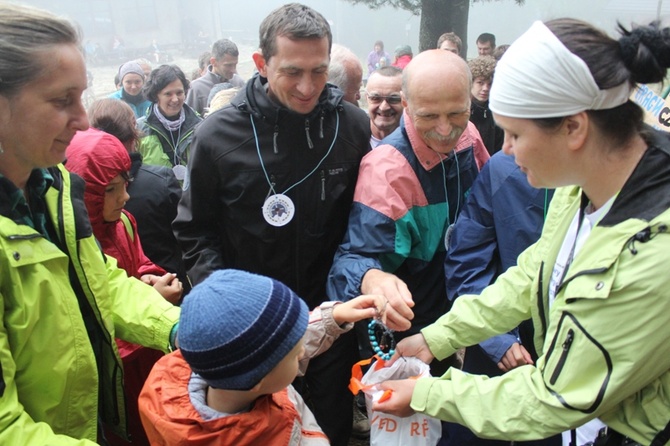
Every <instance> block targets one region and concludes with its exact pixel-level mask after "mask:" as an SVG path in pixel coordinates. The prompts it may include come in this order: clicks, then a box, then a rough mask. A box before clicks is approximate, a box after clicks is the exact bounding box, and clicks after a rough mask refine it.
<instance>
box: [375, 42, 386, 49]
mask: <svg viewBox="0 0 670 446" xmlns="http://www.w3.org/2000/svg"><path fill="white" fill-rule="evenodd" d="M374 46H379V47H380V48H381V49H382V51H383V50H384V42H382V41H381V40H377V41H376V42H375V44H374Z"/></svg>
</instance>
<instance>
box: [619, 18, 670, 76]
mask: <svg viewBox="0 0 670 446" xmlns="http://www.w3.org/2000/svg"><path fill="white" fill-rule="evenodd" d="M618 28H619V32H620V33H621V35H622V36H621V38H620V39H619V46H620V48H621V56H622V58H623V62H624V64H625V65H626V67H627V68H628V69H629V70H630V73H631V80H632V81H633V82H639V83H641V84H647V83H654V82H661V81H662V80H663V79H665V73H666V71H667V69H668V67H670V28H663V29H660V28H659V23H658V22H653V23H651V24H650V25H649V26H637V27H633V29H631V30H630V31H628V30H627V29H625V28H624V27H623V26H622V25H621V24H620V23H619V27H618Z"/></svg>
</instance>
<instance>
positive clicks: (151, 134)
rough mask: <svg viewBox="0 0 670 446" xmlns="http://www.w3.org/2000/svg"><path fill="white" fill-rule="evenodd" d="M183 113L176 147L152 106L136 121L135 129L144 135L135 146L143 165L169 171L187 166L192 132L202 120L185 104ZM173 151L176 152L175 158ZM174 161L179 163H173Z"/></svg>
mask: <svg viewBox="0 0 670 446" xmlns="http://www.w3.org/2000/svg"><path fill="white" fill-rule="evenodd" d="M184 113H185V114H186V119H185V120H184V123H183V124H182V126H181V130H180V132H179V134H178V139H179V140H178V141H177V144H176V147H175V145H174V144H173V142H172V139H171V138H170V132H168V131H167V130H166V129H165V127H164V126H163V124H161V123H160V121H159V120H158V118H157V117H156V114H155V113H154V110H153V106H152V107H150V108H149V112H148V113H147V114H146V116H143V117H141V118H139V119H138V120H137V128H138V129H139V130H140V132H141V133H142V134H143V135H144V136H143V137H142V139H141V140H140V142H139V143H138V145H137V151H138V152H140V153H141V154H142V162H143V163H144V164H150V165H152V166H164V167H168V168H170V169H172V168H173V167H174V166H175V164H181V165H182V166H186V165H187V162H188V159H189V157H190V153H189V152H190V148H191V140H193V130H195V126H196V125H197V124H199V123H200V121H202V118H201V117H200V115H198V114H197V113H196V112H195V111H193V109H192V108H191V107H189V106H188V105H186V104H184ZM175 151H176V152H177V153H176V155H177V156H176V157H175ZM175 160H176V161H179V163H175Z"/></svg>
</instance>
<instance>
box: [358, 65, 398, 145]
mask: <svg viewBox="0 0 670 446" xmlns="http://www.w3.org/2000/svg"><path fill="white" fill-rule="evenodd" d="M401 89H402V70H401V69H400V68H397V67H384V68H380V69H378V70H376V71H375V72H373V73H372V74H371V75H370V77H369V78H368V83H367V86H366V88H365V96H366V98H367V104H368V116H369V117H370V130H371V131H372V135H371V137H370V147H372V148H373V149H374V148H375V147H377V146H378V145H379V144H380V143H381V142H382V139H384V138H386V137H387V136H388V135H390V134H391V133H393V131H394V130H395V129H397V128H398V125H399V124H400V117H401V116H402V103H401V97H400V90H401Z"/></svg>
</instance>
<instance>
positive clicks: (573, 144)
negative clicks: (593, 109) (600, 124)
mask: <svg viewBox="0 0 670 446" xmlns="http://www.w3.org/2000/svg"><path fill="white" fill-rule="evenodd" d="M589 124H590V119H589V115H588V113H586V112H585V111H581V112H579V113H577V114H574V115H572V116H568V117H566V118H565V122H564V123H563V125H564V126H565V131H566V138H567V142H568V148H569V149H570V150H578V149H580V148H581V147H583V146H584V143H585V142H586V138H587V136H588V134H589Z"/></svg>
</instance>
